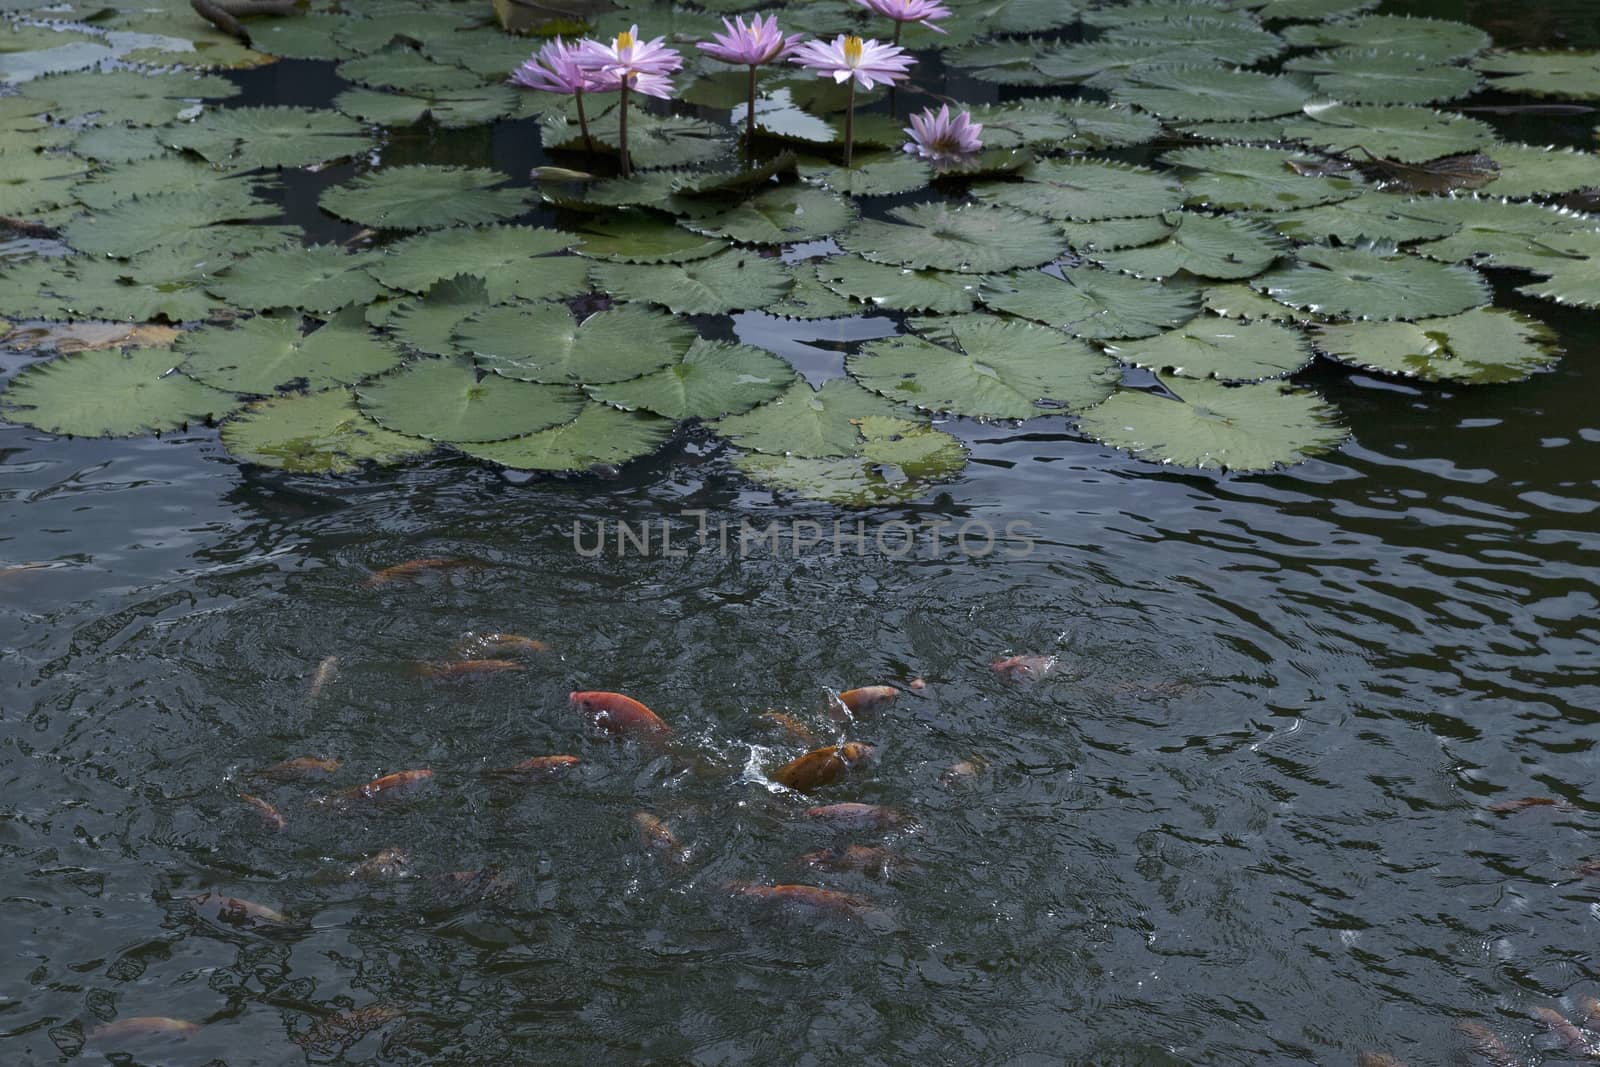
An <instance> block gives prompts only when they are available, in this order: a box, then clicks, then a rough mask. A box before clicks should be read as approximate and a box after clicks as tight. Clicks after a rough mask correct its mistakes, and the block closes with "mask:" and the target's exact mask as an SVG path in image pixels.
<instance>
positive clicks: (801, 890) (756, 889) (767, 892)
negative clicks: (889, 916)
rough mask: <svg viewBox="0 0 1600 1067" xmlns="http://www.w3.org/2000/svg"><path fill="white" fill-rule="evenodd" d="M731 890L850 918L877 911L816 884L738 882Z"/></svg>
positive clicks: (862, 901) (858, 899) (860, 899)
mask: <svg viewBox="0 0 1600 1067" xmlns="http://www.w3.org/2000/svg"><path fill="white" fill-rule="evenodd" d="M728 888H729V889H730V890H731V891H732V892H733V894H734V895H735V896H741V897H746V898H749V899H751V900H759V901H762V902H764V903H768V904H781V905H787V906H793V907H799V908H803V909H806V910H810V911H821V912H827V913H829V914H831V915H838V916H842V917H844V918H848V919H857V918H863V917H865V916H867V915H868V914H871V913H873V911H874V909H873V907H872V902H871V901H870V900H866V899H865V898H863V897H858V896H854V895H852V894H850V893H841V892H839V891H838V890H836V889H824V888H822V887H821V886H816V885H755V884H753V883H750V882H734V883H732V884H731V885H730V886H728Z"/></svg>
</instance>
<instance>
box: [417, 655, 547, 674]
mask: <svg viewBox="0 0 1600 1067" xmlns="http://www.w3.org/2000/svg"><path fill="white" fill-rule="evenodd" d="M525 670H527V668H526V667H524V666H523V665H522V664H520V663H518V662H517V661H516V660H510V659H458V660H451V661H449V662H447V663H418V664H417V673H418V674H420V675H422V677H424V678H465V677H470V676H471V675H474V674H499V673H500V672H501V671H525Z"/></svg>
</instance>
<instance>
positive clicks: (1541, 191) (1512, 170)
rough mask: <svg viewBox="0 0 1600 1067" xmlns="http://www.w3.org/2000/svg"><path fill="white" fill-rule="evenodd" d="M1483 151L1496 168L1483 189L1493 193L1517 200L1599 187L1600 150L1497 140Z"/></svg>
mask: <svg viewBox="0 0 1600 1067" xmlns="http://www.w3.org/2000/svg"><path fill="white" fill-rule="evenodd" d="M1483 154H1484V155H1486V156H1488V157H1489V158H1490V159H1492V160H1494V162H1495V165H1496V166H1498V167H1499V168H1500V171H1499V173H1498V174H1497V175H1496V176H1495V178H1494V180H1493V181H1492V182H1490V183H1489V184H1488V186H1487V189H1486V191H1487V192H1489V193H1490V194H1492V195H1494V196H1504V197H1510V198H1511V199H1513V200H1519V199H1522V198H1524V197H1529V196H1558V195H1560V194H1561V193H1570V192H1573V191H1575V190H1578V189H1600V153H1595V152H1580V151H1577V150H1576V149H1572V148H1536V147H1534V146H1533V145H1526V144H1507V143H1500V144H1493V145H1490V146H1489V147H1488V148H1486V149H1484V151H1483Z"/></svg>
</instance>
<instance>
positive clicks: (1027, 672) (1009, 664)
mask: <svg viewBox="0 0 1600 1067" xmlns="http://www.w3.org/2000/svg"><path fill="white" fill-rule="evenodd" d="M1058 663H1059V661H1058V660H1057V658H1056V657H1055V656H1008V657H1006V658H1005V659H997V660H995V661H994V662H993V663H991V664H989V669H990V670H992V671H994V672H995V673H996V674H1004V675H1007V676H1009V677H1010V678H1012V679H1014V680H1019V681H1028V682H1036V681H1038V680H1039V679H1040V678H1043V677H1045V676H1046V675H1048V674H1053V673H1055V669H1056V667H1057V665H1058Z"/></svg>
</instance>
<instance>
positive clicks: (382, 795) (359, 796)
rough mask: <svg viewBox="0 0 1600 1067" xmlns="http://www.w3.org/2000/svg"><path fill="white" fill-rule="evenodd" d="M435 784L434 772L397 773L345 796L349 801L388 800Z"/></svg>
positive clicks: (358, 787)
mask: <svg viewBox="0 0 1600 1067" xmlns="http://www.w3.org/2000/svg"><path fill="white" fill-rule="evenodd" d="M432 782H433V772H432V771H427V770H417V771H395V772H394V773H393V774H386V775H384V776H383V777H381V778H374V779H373V780H372V781H370V782H368V783H367V784H366V785H360V786H357V787H356V788H354V789H352V790H350V791H349V792H347V793H345V794H344V797H345V799H347V800H386V799H389V798H391V797H397V796H403V795H405V794H406V793H413V792H416V791H417V790H418V789H424V788H426V787H427V786H429V785H431V784H432Z"/></svg>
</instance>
